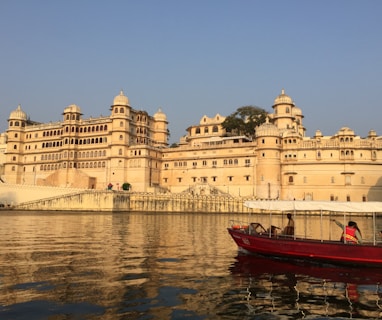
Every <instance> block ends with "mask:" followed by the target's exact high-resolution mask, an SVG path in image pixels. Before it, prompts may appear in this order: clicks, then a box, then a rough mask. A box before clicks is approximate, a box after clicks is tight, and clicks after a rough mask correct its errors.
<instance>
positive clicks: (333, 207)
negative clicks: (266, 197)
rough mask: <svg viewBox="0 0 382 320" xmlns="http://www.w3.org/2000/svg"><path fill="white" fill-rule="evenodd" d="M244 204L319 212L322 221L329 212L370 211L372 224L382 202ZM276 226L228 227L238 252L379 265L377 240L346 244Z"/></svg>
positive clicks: (259, 208) (381, 262) (381, 256)
mask: <svg viewBox="0 0 382 320" xmlns="http://www.w3.org/2000/svg"><path fill="white" fill-rule="evenodd" d="M245 206H246V207H248V208H253V209H257V212H264V210H266V211H267V212H269V213H271V214H272V213H274V212H293V214H294V216H296V215H298V214H299V213H301V212H304V213H305V214H306V212H309V215H312V214H319V215H320V216H321V220H322V219H324V218H325V217H327V216H328V213H331V212H335V213H337V214H338V213H343V214H349V213H361V212H362V213H363V214H365V213H366V214H372V216H373V221H374V226H375V214H376V213H381V212H382V202H334V201H333V202H318V201H247V202H245ZM374 229H375V227H374ZM274 231H275V227H273V226H272V228H268V229H265V228H264V227H263V226H262V225H261V224H260V223H257V222H252V223H249V224H237V223H235V222H233V223H232V224H231V226H230V227H229V228H228V232H229V234H230V235H231V236H232V239H233V240H234V241H235V242H236V244H237V245H238V247H239V249H241V251H244V252H247V253H256V254H261V255H265V256H275V257H284V258H294V259H305V260H309V261H317V262H325V263H333V264H338V263H340V264H352V265H360V266H382V246H381V245H380V244H379V243H378V241H377V240H376V234H377V231H376V230H374V232H373V234H374V236H373V241H371V242H364V243H362V244H359V245H358V244H357V245H355V244H349V243H346V242H345V241H340V240H337V241H334V240H325V239H324V238H321V239H311V238H308V237H300V236H297V235H283V234H277V233H276V232H274Z"/></svg>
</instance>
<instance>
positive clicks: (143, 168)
mask: <svg viewBox="0 0 382 320" xmlns="http://www.w3.org/2000/svg"><path fill="white" fill-rule="evenodd" d="M272 108H273V112H272V113H270V114H269V116H268V119H267V121H266V123H264V124H263V125H261V126H260V127H258V128H257V129H256V135H255V139H253V140H252V139H249V138H247V137H245V136H229V135H228V134H227V133H226V132H225V131H224V129H223V128H222V126H221V123H222V122H223V121H224V119H225V117H224V116H221V115H219V114H217V115H216V116H214V117H212V118H210V117H208V116H206V115H204V116H203V117H202V118H201V120H200V122H199V124H196V125H192V126H190V127H189V128H187V135H186V136H184V137H182V138H181V140H180V142H179V145H178V146H177V147H171V148H170V147H168V145H167V141H168V136H169V132H168V129H167V125H168V123H167V118H166V115H165V114H164V113H163V112H162V111H161V110H158V112H157V113H155V114H154V115H153V116H149V115H148V114H147V112H145V111H138V110H134V109H133V108H131V107H130V105H129V101H128V98H127V97H126V96H125V95H124V94H123V92H121V93H120V94H119V95H118V96H116V97H115V99H114V101H113V105H112V106H111V108H110V110H111V114H110V116H108V117H101V118H91V119H82V114H81V110H80V108H79V107H78V106H76V105H71V106H69V107H67V108H66V109H65V110H64V113H63V120H62V121H60V122H57V123H45V124H41V123H36V122H32V121H30V120H28V119H27V117H26V115H25V113H24V112H23V111H22V110H21V108H20V107H18V108H17V109H16V110H15V111H13V112H12V113H11V114H10V117H9V120H8V130H7V132H6V135H7V138H8V140H7V143H6V152H5V153H4V154H5V161H4V172H3V174H2V176H1V178H2V180H3V181H6V182H8V183H14V184H29V185H48V186H60V187H76V188H85V189H87V188H88V189H105V188H106V186H107V184H108V183H109V182H111V183H112V184H113V185H114V187H113V188H114V189H120V188H121V185H122V184H123V183H124V182H128V183H130V184H131V185H132V190H133V191H138V192H158V193H159V192H170V193H188V194H197V195H224V196H230V195H232V196H235V197H254V198H258V199H285V200H290V199H298V200H301V199H305V200H310V199H312V200H333V201H336V200H338V201H382V178H381V176H382V170H381V169H382V167H381V165H382V137H381V136H377V134H376V132H375V131H373V130H370V131H369V134H368V136H367V137H365V138H361V137H359V136H357V135H356V134H355V133H354V131H353V130H351V129H350V128H341V129H340V130H339V131H338V132H337V133H336V134H335V135H334V136H323V135H322V134H321V132H320V131H317V132H316V134H315V135H314V136H313V137H306V136H305V131H306V129H305V127H304V126H303V114H302V111H301V109H300V108H298V107H297V106H296V105H295V104H294V102H293V100H292V99H291V98H290V97H289V96H288V95H287V94H285V92H284V90H283V91H282V92H281V94H280V95H279V96H277V97H276V99H275V100H274V103H273V106H272Z"/></svg>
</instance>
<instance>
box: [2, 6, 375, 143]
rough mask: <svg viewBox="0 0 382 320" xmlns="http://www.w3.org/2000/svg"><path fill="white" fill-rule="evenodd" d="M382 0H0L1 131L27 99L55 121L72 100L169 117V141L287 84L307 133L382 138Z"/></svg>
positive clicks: (97, 108) (263, 100) (264, 104)
mask: <svg viewBox="0 0 382 320" xmlns="http://www.w3.org/2000/svg"><path fill="white" fill-rule="evenodd" d="M381 14H382V1H380V0H316V1H313V0H312V1H306V0H288V1H286V0H262V1H258V0H188V1H187V0H160V1H159V0H134V1H133V0H108V1H98V0H65V1H51V0H33V1H30V0H0V132H4V131H6V130H7V126H8V124H7V119H8V117H9V114H10V112H12V111H13V110H15V109H16V108H17V106H18V105H19V104H20V105H21V108H22V110H23V111H24V112H26V113H27V115H28V116H29V117H30V119H31V120H34V121H38V122H50V121H52V122H55V121H61V120H62V112H63V111H64V109H65V108H66V107H67V106H68V105H70V104H76V105H78V106H79V107H80V108H81V111H82V113H83V118H85V119H88V118H90V117H99V116H101V115H103V116H107V115H110V106H111V105H112V103H113V99H114V97H115V96H116V95H118V94H119V92H120V91H121V90H123V91H124V93H125V95H126V96H127V97H128V98H129V102H130V105H131V107H132V108H134V109H136V110H145V111H147V112H148V113H149V114H150V115H153V114H154V113H155V112H157V111H158V108H161V109H162V111H163V112H164V113H165V114H166V115H167V119H168V121H169V130H170V134H171V137H170V143H174V142H175V143H176V142H178V141H179V139H180V137H181V136H183V135H185V134H186V133H187V132H186V129H187V128H188V127H189V126H191V125H197V124H198V123H199V121H200V119H201V118H202V117H203V116H204V115H206V116H208V117H214V116H215V115H216V114H220V115H222V116H228V115H229V114H231V113H233V112H234V111H235V110H236V109H237V108H239V107H241V106H246V105H255V106H258V107H261V108H263V109H265V110H266V111H268V112H272V105H273V102H274V99H275V98H276V97H277V96H278V95H279V94H280V93H281V90H282V89H285V93H286V94H288V95H289V96H290V97H291V98H292V99H293V100H294V102H295V104H296V106H298V107H299V108H300V109H301V110H302V113H303V115H304V120H303V125H304V126H305V127H306V129H307V131H306V135H307V136H313V135H314V134H315V132H316V130H318V129H319V130H321V132H322V134H323V135H334V134H336V132H337V131H338V130H340V129H341V128H342V127H349V128H351V129H353V130H354V131H355V134H356V135H359V136H361V137H365V136H367V134H368V132H369V130H371V129H373V130H375V131H376V132H377V134H378V135H382V124H381V123H382V121H381V120H382V105H381V101H380V100H381V99H382V94H381V93H382V92H381V91H382V90H381V89H382V81H381V76H382V35H381V31H382V19H381V18H380V17H381Z"/></svg>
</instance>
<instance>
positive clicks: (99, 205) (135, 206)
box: [0, 186, 250, 213]
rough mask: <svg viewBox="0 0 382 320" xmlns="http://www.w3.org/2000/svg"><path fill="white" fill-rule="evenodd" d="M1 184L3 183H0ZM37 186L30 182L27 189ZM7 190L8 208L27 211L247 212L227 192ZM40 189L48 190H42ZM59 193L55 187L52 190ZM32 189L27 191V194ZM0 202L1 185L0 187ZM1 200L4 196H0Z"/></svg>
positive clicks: (240, 201) (21, 188)
mask: <svg viewBox="0 0 382 320" xmlns="http://www.w3.org/2000/svg"><path fill="white" fill-rule="evenodd" d="M2 187H4V186H2ZM34 188H38V189H41V187H35V186H31V189H34ZM11 189H12V191H9V192H8V193H7V194H8V195H12V197H13V201H12V202H13V204H12V205H9V204H8V207H9V208H12V209H14V210H30V211H110V212H118V211H119V212H121V211H124V212H126V211H131V212H208V213H247V212H249V211H250V210H249V209H248V208H246V207H244V205H243V203H244V201H245V200H249V199H244V198H241V197H237V198H234V197H231V196H229V195H222V196H221V195H220V196H218V195H208V196H207V195H192V194H171V193H135V192H126V191H113V190H70V189H65V188H61V189H62V190H61V194H54V193H53V196H50V197H47V196H46V194H49V192H48V193H43V192H42V190H40V193H39V192H36V190H34V192H35V196H34V197H31V196H30V197H29V198H32V199H28V200H29V201H16V200H15V199H18V200H19V199H22V197H21V195H20V194H18V192H21V193H25V192H26V190H25V189H26V186H23V187H20V189H19V190H17V188H14V187H13V188H11ZM44 191H52V190H46V189H44ZM55 191H56V193H59V192H58V190H55ZM31 193H32V192H31V191H30V194H31ZM0 195H1V197H0V202H1V200H2V199H1V198H3V196H4V188H0ZM2 201H3V202H4V200H2Z"/></svg>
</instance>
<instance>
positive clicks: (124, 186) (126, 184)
mask: <svg viewBox="0 0 382 320" xmlns="http://www.w3.org/2000/svg"><path fill="white" fill-rule="evenodd" d="M130 188H131V184H130V183H128V182H125V183H124V184H123V185H122V190H126V191H128V190H130Z"/></svg>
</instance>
